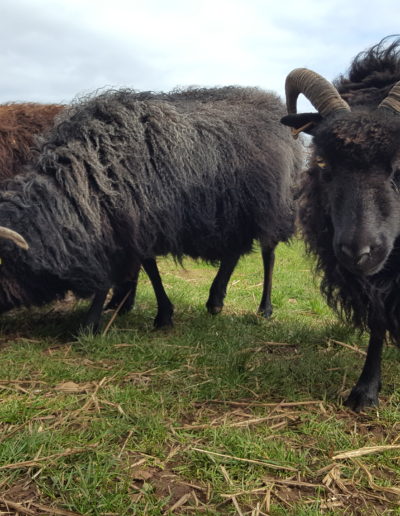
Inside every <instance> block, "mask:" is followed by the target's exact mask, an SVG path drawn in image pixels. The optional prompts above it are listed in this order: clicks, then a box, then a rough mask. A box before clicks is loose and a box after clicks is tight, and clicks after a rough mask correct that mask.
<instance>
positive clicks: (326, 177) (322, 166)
mask: <svg viewBox="0 0 400 516" xmlns="http://www.w3.org/2000/svg"><path fill="white" fill-rule="evenodd" d="M315 162H316V164H317V167H318V169H319V171H320V177H321V178H322V180H323V181H325V182H329V181H331V179H332V174H331V171H330V167H329V166H328V164H327V162H326V161H325V160H324V159H323V158H320V157H319V156H317V158H316V160H315Z"/></svg>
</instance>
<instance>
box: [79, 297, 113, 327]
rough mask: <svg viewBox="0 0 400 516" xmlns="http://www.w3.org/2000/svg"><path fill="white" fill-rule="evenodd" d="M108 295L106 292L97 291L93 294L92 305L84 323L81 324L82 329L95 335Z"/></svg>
mask: <svg viewBox="0 0 400 516" xmlns="http://www.w3.org/2000/svg"><path fill="white" fill-rule="evenodd" d="M107 294H108V289H107V290H99V291H98V292H96V293H95V295H94V297H93V300H92V304H91V305H90V308H89V310H88V313H87V314H86V318H85V322H84V323H83V327H82V328H83V329H85V330H86V329H87V330H90V331H92V332H93V333H97V332H98V330H99V326H100V318H101V313H102V311H103V306H104V301H105V300H106V297H107Z"/></svg>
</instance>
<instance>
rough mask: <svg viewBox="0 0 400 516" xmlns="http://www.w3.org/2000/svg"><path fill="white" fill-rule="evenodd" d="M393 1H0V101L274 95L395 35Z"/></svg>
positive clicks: (341, 67) (399, 7) (335, 70)
mask: <svg viewBox="0 0 400 516" xmlns="http://www.w3.org/2000/svg"><path fill="white" fill-rule="evenodd" d="M399 19H400V3H399V0H381V1H380V2H367V1H365V0H351V1H349V0H330V1H329V0H301V1H300V0H273V1H270V0H140V1H139V0H130V1H129V0H107V1H103V0H0V49H1V50H0V70H1V75H0V102H7V101H26V100H29V101H39V102H63V103H68V102H70V101H71V100H72V99H73V98H74V97H75V96H77V95H80V94H83V93H87V92H91V91H93V90H96V89H98V88H103V87H111V86H113V87H120V86H125V87H126V86H128V87H131V88H134V89H137V90H155V91H160V90H164V91H167V90H170V89H172V88H174V87H176V86H179V87H182V86H191V85H198V86H218V85H228V84H237V85H249V86H260V87H262V88H264V89H272V90H275V91H277V92H278V93H279V94H281V95H283V88H284V81H285V77H286V75H287V73H288V72H289V71H290V70H291V69H292V68H296V67H299V66H306V67H308V68H311V69H313V70H315V71H317V72H319V73H321V74H322V75H324V76H325V77H326V78H327V79H330V80H331V79H333V78H335V77H336V76H337V75H338V74H340V73H341V72H345V71H346V69H347V67H348V66H349V64H350V61H351V59H352V58H353V57H354V56H355V54H357V53H358V52H359V51H361V50H364V49H365V48H367V47H369V46H370V45H372V44H374V43H377V42H378V41H379V40H380V39H381V38H383V37H384V36H386V35H389V34H395V33H398V32H400V25H399Z"/></svg>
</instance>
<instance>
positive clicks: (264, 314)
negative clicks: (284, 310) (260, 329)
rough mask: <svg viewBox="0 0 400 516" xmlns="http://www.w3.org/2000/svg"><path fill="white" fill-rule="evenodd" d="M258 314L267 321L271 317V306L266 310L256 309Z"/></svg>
mask: <svg viewBox="0 0 400 516" xmlns="http://www.w3.org/2000/svg"><path fill="white" fill-rule="evenodd" d="M258 313H259V314H260V315H261V316H262V317H264V319H269V318H270V317H271V315H272V306H267V307H266V308H262V307H261V306H260V308H259V309H258Z"/></svg>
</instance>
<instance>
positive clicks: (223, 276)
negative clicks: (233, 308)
mask: <svg viewBox="0 0 400 516" xmlns="http://www.w3.org/2000/svg"><path fill="white" fill-rule="evenodd" d="M239 258H240V255H239V254H236V255H232V256H229V257H227V258H223V259H222V260H221V264H220V266H219V269H218V272H217V275H216V276H215V278H214V281H213V282H212V285H211V288H210V294H209V296H208V301H207V303H206V307H207V310H208V312H209V313H210V314H213V315H216V314H219V313H220V311H221V310H222V308H223V306H224V298H225V296H226V287H227V285H228V282H229V279H230V277H231V276H232V272H233V271H234V269H235V267H236V264H237V262H238V261H239Z"/></svg>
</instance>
